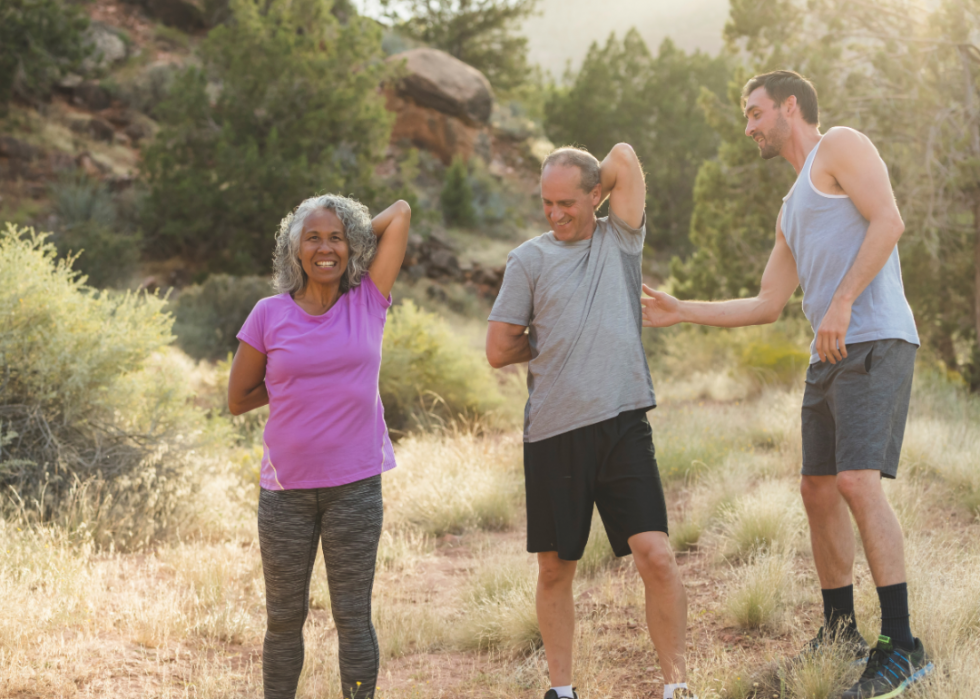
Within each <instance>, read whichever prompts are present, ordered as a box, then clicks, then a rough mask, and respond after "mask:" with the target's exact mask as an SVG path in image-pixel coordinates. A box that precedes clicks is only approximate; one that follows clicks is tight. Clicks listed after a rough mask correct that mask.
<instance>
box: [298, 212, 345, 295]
mask: <svg viewBox="0 0 980 699" xmlns="http://www.w3.org/2000/svg"><path fill="white" fill-rule="evenodd" d="M349 258H350V247H349V246H348V244H347V234H346V232H345V231H344V224H343V223H342V222H341V220H340V219H339V218H338V217H337V214H335V213H334V212H333V211H331V210H330V209H319V210H318V211H314V212H313V213H311V214H310V215H309V216H307V217H306V221H305V223H304V224H303V232H302V233H300V238H299V261H300V264H301V265H302V266H303V271H304V272H306V276H307V278H308V279H309V281H311V282H314V283H316V284H323V285H326V286H334V285H337V286H339V285H340V279H341V277H343V276H344V272H346V271H347V261H348V259H349Z"/></svg>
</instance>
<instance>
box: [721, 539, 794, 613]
mask: <svg viewBox="0 0 980 699" xmlns="http://www.w3.org/2000/svg"><path fill="white" fill-rule="evenodd" d="M736 579H737V583H736V587H735V589H734V590H732V592H731V593H730V594H729V597H728V599H727V600H726V602H725V606H726V608H727V610H728V614H729V615H730V616H731V617H732V620H733V621H734V622H735V623H736V624H737V625H738V626H739V627H740V628H743V629H761V628H765V629H771V630H775V629H778V628H779V627H780V626H781V625H782V623H783V621H784V616H785V612H786V610H787V608H788V606H789V605H790V604H791V603H792V597H793V594H792V592H793V590H792V588H793V584H794V578H793V561H792V559H791V558H790V557H788V556H786V555H784V554H778V553H769V552H765V551H763V552H760V553H758V554H756V555H755V556H754V557H753V558H752V560H751V561H750V562H749V564H748V565H746V566H745V567H744V568H742V569H740V570H739V571H738V572H737V573H736Z"/></svg>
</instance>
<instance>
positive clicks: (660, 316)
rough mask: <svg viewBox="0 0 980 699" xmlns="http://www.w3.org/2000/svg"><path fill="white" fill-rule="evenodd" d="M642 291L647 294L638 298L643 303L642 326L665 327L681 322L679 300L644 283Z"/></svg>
mask: <svg viewBox="0 0 980 699" xmlns="http://www.w3.org/2000/svg"><path fill="white" fill-rule="evenodd" d="M643 293H645V294H647V295H648V296H649V298H643V299H640V303H641V304H643V327H645V328H666V327H669V326H671V325H676V324H677V323H680V322H681V316H680V301H678V300H677V299H675V298H674V297H673V296H671V295H670V294H668V293H665V292H663V291H657V290H656V289H651V288H650V287H649V286H647V285H646V284H644V285H643Z"/></svg>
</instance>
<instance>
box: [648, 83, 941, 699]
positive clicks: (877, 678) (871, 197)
mask: <svg viewBox="0 0 980 699" xmlns="http://www.w3.org/2000/svg"><path fill="white" fill-rule="evenodd" d="M742 103H743V109H744V113H745V118H746V120H747V122H748V123H747V125H746V127H745V134H746V135H747V136H749V137H750V138H752V139H754V140H755V141H756V143H758V145H759V150H760V152H761V155H762V157H763V158H766V159H770V158H775V157H776V156H781V157H783V158H785V159H786V160H788V161H789V163H790V164H791V165H792V166H793V168H794V169H795V170H796V172H797V174H798V177H797V180H796V184H794V185H793V188H792V189H791V190H790V192H789V194H787V195H786V197H785V198H784V200H783V207H782V209H781V210H780V212H779V216H778V218H777V219H776V242H775V246H774V247H773V251H772V254H771V255H770V257H769V262H768V264H767V265H766V269H765V272H763V275H762V283H761V287H760V289H759V294H758V296H756V297H754V298H745V299H737V300H731V301H719V302H711V303H704V302H695V301H678V300H677V299H675V298H673V297H672V296H670V295H668V294H666V293H663V292H659V291H654V290H653V289H650V288H649V287H644V290H645V291H646V292H647V293H648V294H649V295H650V298H648V299H644V300H643V305H644V311H643V314H644V325H646V326H650V327H665V326H669V325H673V324H675V323H681V322H688V323H698V324H701V325H713V326H718V327H740V326H745V325H760V324H763V323H772V322H775V321H776V320H777V319H778V318H779V316H780V313H781V312H782V309H783V307H784V306H785V305H786V302H787V301H788V300H789V298H790V296H791V295H792V293H793V291H795V289H796V287H797V286H798V285H799V286H802V287H803V293H804V296H803V310H804V313H805V314H806V316H807V318H808V319H809V321H810V323H811V324H812V326H813V330H814V334H815V337H814V340H813V344H812V345H811V347H810V351H811V357H810V366H809V369H808V370H807V375H806V390H805V392H804V395H803V413H802V418H803V419H802V430H803V470H802V483H801V486H800V490H801V492H802V495H803V503H804V505H805V507H806V512H807V517H808V519H809V522H810V539H811V543H812V545H813V557H814V561H815V563H816V568H817V574H818V576H819V579H820V586H821V588H822V592H823V601H824V625H823V627H822V628H821V629H820V632H819V633H818V634H817V637H816V638H815V639H813V641H811V642H810V644H809V645H808V647H807V649H806V650H805V651H804V654H803V656H802V657H806V656H807V655H810V654H813V653H816V652H819V649H820V646H821V645H822V644H823V643H826V642H827V641H829V639H830V638H831V637H833V638H835V639H837V640H838V641H840V642H843V643H844V644H845V647H847V648H849V649H851V650H853V651H854V653H855V655H856V656H858V657H864V656H867V657H868V661H867V665H866V667H865V670H864V673H863V674H862V676H861V679H860V680H859V681H858V683H857V684H855V685H854V686H853V687H851V688H850V689H849V690H848V691H846V692H845V693H844V694H843V697H844V699H870V698H871V697H882V698H884V697H894V696H897V695H898V694H900V693H902V692H903V691H904V690H905V689H906V687H908V686H909V685H911V684H912V683H913V682H915V681H917V680H919V679H921V678H922V677H924V676H925V675H926V674H928V673H929V672H931V671H932V667H933V666H932V663H931V662H929V660H928V658H927V657H926V654H925V651H924V650H923V648H922V643H921V642H920V641H919V640H918V639H916V638H914V637H913V636H912V632H911V630H910V628H909V610H908V592H907V588H906V584H905V560H904V552H903V542H902V530H901V527H900V525H899V523H898V520H897V519H896V517H895V513H894V512H893V511H892V509H891V507H890V505H889V504H888V501H887V500H886V499H885V495H884V492H883V491H882V487H881V478H883V477H884V478H894V477H895V475H896V471H897V468H898V459H899V452H900V450H901V446H902V436H903V433H904V430H905V419H906V415H907V413H908V404H909V395H910V393H911V387H912V368H913V364H914V361H915V351H916V348H917V346H918V344H919V339H918V335H917V333H916V328H915V321H914V319H913V317H912V311H911V309H910V308H909V305H908V302H907V301H906V300H905V292H904V289H903V287H902V275H901V268H900V266H899V259H898V248H897V243H898V239H899V237H900V236H901V235H902V232H903V230H904V224H903V223H902V217H901V215H900V214H899V212H898V208H897V206H896V204H895V197H894V195H893V193H892V188H891V183H890V181H889V179H888V171H887V169H886V166H885V163H884V162H883V161H882V160H881V158H880V157H879V155H878V151H877V150H876V149H875V147H874V145H873V144H872V143H871V141H870V140H868V138H867V137H865V136H864V135H863V134H861V133H859V132H857V131H854V130H853V129H849V128H843V127H837V128H832V129H830V130H829V131H828V132H827V133H826V134H825V135H821V133H820V130H819V128H818V127H819V119H818V108H817V93H816V91H815V90H814V88H813V86H812V85H811V84H810V82H809V81H807V80H806V79H805V78H803V77H801V76H800V75H798V74H796V73H793V72H790V71H775V72H773V73H766V74H764V75H758V76H756V77H754V78H752V79H751V80H750V81H749V82H748V83H747V84H746V86H745V88H744V90H743V92H742ZM849 513H850V514H851V515H853V516H854V519H855V521H856V522H857V525H858V530H859V532H860V535H861V541H862V543H863V544H864V551H865V554H866V555H867V559H868V565H869V566H870V568H871V574H872V577H873V578H874V581H875V585H876V586H877V588H878V596H879V598H880V600H881V610H882V622H881V636H879V638H878V642H877V644H876V646H875V647H874V648H873V649H871V650H870V652H869V651H868V649H867V647H866V644H865V642H864V640H863V639H862V638H861V635H860V634H859V633H858V631H857V625H856V623H855V618H854V587H853V584H852V583H853V572H852V571H853V566H854V536H853V532H852V529H851V520H850V516H849Z"/></svg>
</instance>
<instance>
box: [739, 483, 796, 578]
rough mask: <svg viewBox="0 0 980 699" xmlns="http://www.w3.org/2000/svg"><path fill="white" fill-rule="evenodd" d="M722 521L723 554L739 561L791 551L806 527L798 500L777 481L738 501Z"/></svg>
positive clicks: (760, 487) (758, 488)
mask: <svg viewBox="0 0 980 699" xmlns="http://www.w3.org/2000/svg"><path fill="white" fill-rule="evenodd" d="M723 519H724V526H723V532H722V537H723V539H724V542H723V543H724V554H725V555H726V556H729V557H731V558H734V559H741V560H746V559H749V558H750V557H751V556H753V555H754V554H755V553H756V552H757V551H760V550H775V549H780V550H792V549H793V548H794V547H795V546H796V545H798V544H799V543H800V541H801V536H802V533H803V530H804V527H805V525H806V517H805V515H804V513H803V510H802V505H801V504H800V499H799V497H798V496H797V495H796V494H795V493H794V492H793V491H792V490H790V489H789V488H787V487H786V486H785V484H784V483H781V482H779V481H772V482H768V483H763V484H761V485H759V487H757V488H756V489H755V490H754V491H753V492H752V493H750V494H748V495H746V496H744V497H741V498H739V499H738V500H737V501H736V502H735V504H734V505H733V506H732V507H730V508H729V509H728V510H727V511H726V512H725V514H724V515H723Z"/></svg>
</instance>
